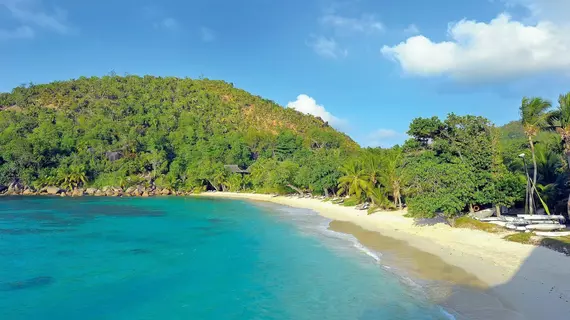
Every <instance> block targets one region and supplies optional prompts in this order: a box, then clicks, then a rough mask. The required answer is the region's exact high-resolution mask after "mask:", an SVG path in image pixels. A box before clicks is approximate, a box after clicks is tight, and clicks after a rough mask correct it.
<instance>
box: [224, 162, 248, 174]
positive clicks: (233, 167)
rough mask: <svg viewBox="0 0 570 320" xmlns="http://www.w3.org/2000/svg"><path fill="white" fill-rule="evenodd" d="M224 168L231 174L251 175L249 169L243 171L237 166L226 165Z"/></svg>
mask: <svg viewBox="0 0 570 320" xmlns="http://www.w3.org/2000/svg"><path fill="white" fill-rule="evenodd" d="M224 168H226V169H227V170H229V171H230V172H231V173H249V168H248V169H241V168H240V167H238V165H237V164H226V165H224Z"/></svg>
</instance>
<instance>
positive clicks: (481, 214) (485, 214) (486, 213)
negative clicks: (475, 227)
mask: <svg viewBox="0 0 570 320" xmlns="http://www.w3.org/2000/svg"><path fill="white" fill-rule="evenodd" d="M494 214H495V209H491V208H489V209H483V210H480V211H477V212H473V213H470V214H469V216H470V217H472V218H475V219H477V220H481V219H485V218H489V217H491V216H492V215H494Z"/></svg>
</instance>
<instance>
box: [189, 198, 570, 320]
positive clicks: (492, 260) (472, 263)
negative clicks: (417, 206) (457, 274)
mask: <svg viewBox="0 0 570 320" xmlns="http://www.w3.org/2000/svg"><path fill="white" fill-rule="evenodd" d="M194 197H198V198H222V199H242V200H248V201H265V202H271V203H275V204H280V205H285V206H290V207H296V208H303V209H310V210H313V211H315V212H317V213H318V214H319V215H321V216H323V217H326V218H328V219H331V220H333V222H334V221H344V222H349V223H352V224H353V225H356V226H358V227H360V228H362V229H364V230H366V231H372V232H376V233H379V234H380V235H381V236H385V237H389V238H392V239H395V240H399V241H403V242H405V243H406V244H407V245H409V246H411V247H413V248H415V249H418V250H419V251H422V252H425V253H428V254H431V255H434V256H436V257H438V258H440V259H441V260H443V261H444V262H445V263H447V264H449V265H451V266H453V267H456V268H460V269H462V270H463V271H465V273H466V274H468V275H470V276H469V277H466V282H467V281H473V277H474V278H475V279H477V280H480V281H481V282H482V283H483V284H484V285H486V286H487V287H488V288H487V289H485V290H484V291H483V294H486V295H492V296H495V297H497V298H498V299H499V300H500V303H502V304H503V306H504V307H505V308H507V309H511V310H514V311H516V313H520V314H523V315H524V316H525V318H522V319H538V318H540V317H548V318H550V319H563V318H565V317H566V316H567V315H568V314H570V268H569V267H568V266H569V265H570V258H569V257H567V256H565V255H564V254H562V253H559V252H555V251H552V250H550V249H547V248H544V247H540V246H533V245H526V244H520V243H515V242H509V241H506V240H504V239H502V238H501V237H500V236H499V235H496V234H491V233H486V232H483V231H479V230H470V229H458V228H452V227H450V226H448V225H444V224H437V225H433V226H418V225H415V224H414V220H413V219H411V218H406V217H404V216H403V215H404V212H402V211H391V212H376V213H375V214H373V215H368V214H367V213H366V211H360V210H357V209H355V208H354V207H343V206H340V205H336V204H332V203H330V202H323V201H321V200H318V199H310V198H295V197H288V196H272V195H266V194H253V193H230V192H215V193H213V192H212V193H202V194H198V195H194ZM359 240H360V239H359ZM365 245H366V246H370V247H373V245H371V244H370V243H367V244H365ZM419 267H420V268H421V266H419ZM428 267H429V266H428ZM467 279H469V280H467ZM447 280H448V281H451V282H452V283H453V282H455V283H454V284H456V285H459V286H470V284H469V283H462V280H461V279H453V278H450V279H447ZM476 287H479V289H480V290H481V288H480V286H479V285H477V286H476ZM460 300H464V299H460ZM537 302H538V304H537ZM462 303H463V304H465V303H469V302H467V301H463V302H462ZM471 303H472V302H471ZM537 305H540V308H537ZM480 308H484V306H480ZM520 314H519V315H518V317H512V319H521V318H520ZM511 316H512V314H511ZM486 319H490V318H489V317H487V318H486ZM505 319H511V317H509V318H505Z"/></svg>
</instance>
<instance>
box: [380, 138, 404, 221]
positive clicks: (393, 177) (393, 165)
mask: <svg viewBox="0 0 570 320" xmlns="http://www.w3.org/2000/svg"><path fill="white" fill-rule="evenodd" d="M401 162H402V148H399V147H396V148H392V149H389V150H386V152H385V153H384V157H383V159H382V168H381V170H380V176H379V181H380V183H381V184H382V186H384V188H385V189H386V191H388V192H390V193H392V199H393V201H394V206H396V207H398V208H399V209H400V210H401V209H402V185H403V181H402V180H403V178H402V177H403V176H402V172H401V170H400V165H401Z"/></svg>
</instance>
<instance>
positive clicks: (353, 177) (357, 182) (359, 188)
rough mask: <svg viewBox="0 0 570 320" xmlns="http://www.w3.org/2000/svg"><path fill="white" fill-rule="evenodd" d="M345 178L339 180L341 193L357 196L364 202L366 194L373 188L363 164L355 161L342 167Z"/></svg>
mask: <svg viewBox="0 0 570 320" xmlns="http://www.w3.org/2000/svg"><path fill="white" fill-rule="evenodd" d="M340 171H341V172H342V174H343V176H342V177H340V179H339V193H341V194H342V193H346V194H347V195H349V196H352V195H354V196H356V198H357V199H359V200H362V199H363V196H365V195H366V192H367V191H368V190H370V189H371V188H372V185H371V183H370V181H369V180H368V178H369V176H368V175H367V173H366V171H365V170H364V168H362V164H361V163H360V162H358V161H357V160H355V159H353V160H351V161H349V162H347V163H345V164H344V165H342V166H341V167H340Z"/></svg>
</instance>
